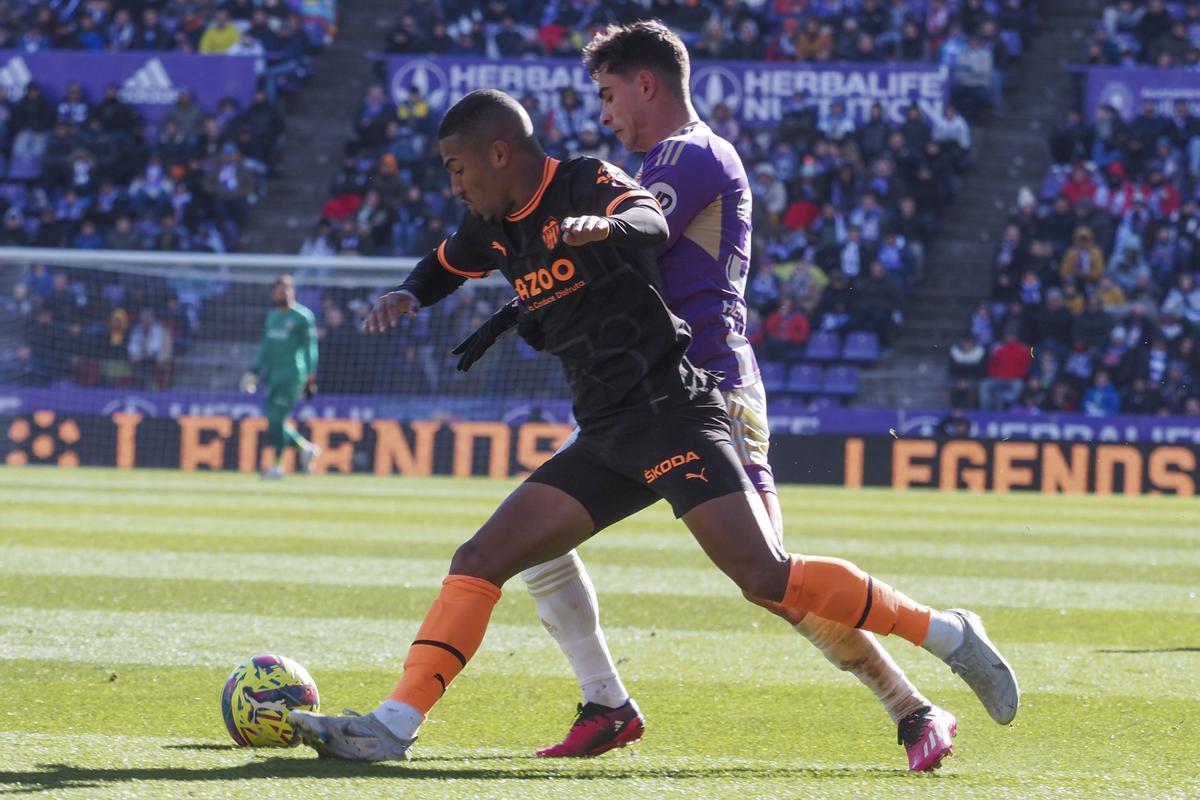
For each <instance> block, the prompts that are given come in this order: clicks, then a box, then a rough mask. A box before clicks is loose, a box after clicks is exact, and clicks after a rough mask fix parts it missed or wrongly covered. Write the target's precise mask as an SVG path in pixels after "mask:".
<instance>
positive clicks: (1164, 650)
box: [1096, 647, 1200, 655]
mask: <svg viewBox="0 0 1200 800" xmlns="http://www.w3.org/2000/svg"><path fill="white" fill-rule="evenodd" d="M1096 652H1097V653H1106V654H1113V653H1117V654H1122V655H1139V654H1141V655H1144V654H1148V653H1150V654H1158V653H1200V647H1152V648H1143V649H1128V650H1123V649H1115V650H1097V651H1096Z"/></svg>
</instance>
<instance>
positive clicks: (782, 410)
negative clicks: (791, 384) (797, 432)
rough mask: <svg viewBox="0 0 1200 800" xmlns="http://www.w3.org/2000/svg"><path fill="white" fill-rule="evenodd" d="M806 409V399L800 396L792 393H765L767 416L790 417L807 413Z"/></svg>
mask: <svg viewBox="0 0 1200 800" xmlns="http://www.w3.org/2000/svg"><path fill="white" fill-rule="evenodd" d="M808 410H809V408H808V401H807V400H806V399H804V398H802V397H797V396H796V395H792V394H781V395H777V396H775V397H772V396H771V395H769V394H768V395H767V416H768V417H792V416H796V415H798V414H807V413H808Z"/></svg>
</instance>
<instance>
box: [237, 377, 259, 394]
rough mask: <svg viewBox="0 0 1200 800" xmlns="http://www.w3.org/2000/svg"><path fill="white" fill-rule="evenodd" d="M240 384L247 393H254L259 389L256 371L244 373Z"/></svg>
mask: <svg viewBox="0 0 1200 800" xmlns="http://www.w3.org/2000/svg"><path fill="white" fill-rule="evenodd" d="M239 385H240V386H241V387H242V391H243V392H245V393H246V394H254V393H255V392H257V391H258V375H257V374H256V373H254V372H246V373H243V375H242V380H241V381H240V382H239Z"/></svg>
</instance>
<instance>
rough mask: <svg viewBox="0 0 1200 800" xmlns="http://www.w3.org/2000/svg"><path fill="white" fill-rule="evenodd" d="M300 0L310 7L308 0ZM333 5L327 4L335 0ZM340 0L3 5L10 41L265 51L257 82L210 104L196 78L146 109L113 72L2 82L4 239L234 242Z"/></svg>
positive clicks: (57, 243) (26, 45) (204, 246)
mask: <svg viewBox="0 0 1200 800" xmlns="http://www.w3.org/2000/svg"><path fill="white" fill-rule="evenodd" d="M302 6H303V12H304V13H303V14H302V13H301V7H302ZM326 6H327V8H326ZM333 8H334V6H333V5H332V3H327V4H323V3H320V2H314V3H309V2H305V3H303V4H302V3H300V2H299V0H261V1H259V0H228V2H224V3H215V2H180V1H179V0H136V1H135V0H128V1H117V2H113V1H111V0H89V2H86V3H78V2H49V3H47V2H8V3H4V4H2V5H0V48H12V49H17V50H22V51H26V52H36V51H41V50H52V49H76V50H95V51H173V52H184V53H192V52H194V53H203V54H214V55H216V54H240V55H251V56H255V57H256V58H257V59H258V61H257V72H258V74H259V88H258V89H257V90H256V91H255V93H254V96H253V99H252V100H251V102H249V103H248V104H245V105H244V106H239V103H238V102H237V101H236V100H234V99H233V98H226V99H224V100H222V101H221V102H220V104H219V106H218V107H216V108H201V107H200V105H199V104H198V103H197V102H196V101H195V99H194V97H193V94H192V92H191V91H190V90H189V89H188V88H187V87H183V86H180V87H176V89H177V99H176V100H175V102H174V104H173V105H172V106H171V107H170V108H169V109H168V110H167V112H166V114H165V116H163V117H162V118H161V119H158V120H154V121H152V122H148V121H147V120H146V119H144V118H143V116H142V114H141V113H140V112H139V109H138V107H137V106H135V105H132V104H130V103H127V102H125V101H124V100H123V99H122V96H121V88H120V87H119V86H118V85H116V84H110V85H109V86H108V87H107V88H106V89H105V90H104V92H103V95H102V96H99V97H96V96H89V95H88V92H87V91H86V90H85V89H84V88H82V87H81V86H80V84H78V83H72V84H70V85H68V86H67V87H66V88H65V89H64V90H62V91H61V92H55V91H53V90H52V89H50V88H48V87H44V86H42V85H40V84H39V83H38V82H37V81H36V80H34V81H31V82H29V83H28V84H27V85H25V87H24V92H23V94H21V95H20V96H12V97H10V96H7V94H6V93H5V91H4V90H3V89H0V179H2V180H3V182H2V183H0V214H2V215H3V223H2V224H0V245H9V246H12V245H32V246H39V247H81V248H90V249H95V248H108V249H135V250H136V249H151V250H197V251H212V252H224V251H227V250H232V249H236V248H237V246H238V242H239V237H240V234H241V231H242V229H243V227H244V224H245V221H246V217H247V214H248V211H249V209H250V207H251V206H252V205H254V204H255V203H256V202H257V201H258V200H259V198H260V197H261V196H262V195H263V193H264V191H265V189H266V178H267V176H269V175H270V174H271V173H272V172H273V171H274V170H275V168H276V165H277V163H278V160H279V157H280V147H281V143H282V142H283V139H282V133H283V130H284V118H283V115H282V114H281V112H280V108H279V104H280V102H281V99H282V98H283V97H286V96H289V95H291V94H293V93H294V92H295V91H296V90H297V89H298V88H299V86H300V85H301V83H302V82H303V81H304V80H305V79H306V78H307V77H308V75H309V74H310V72H311V69H312V58H313V55H314V54H315V52H316V49H317V48H318V47H319V46H320V44H321V43H323V42H324V41H325V40H326V39H327V37H328V36H330V35H332V32H333V30H334V29H333V22H334V17H333V14H332V11H333Z"/></svg>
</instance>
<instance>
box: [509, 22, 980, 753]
mask: <svg viewBox="0 0 1200 800" xmlns="http://www.w3.org/2000/svg"><path fill="white" fill-rule="evenodd" d="M583 61H584V65H585V67H586V69H587V70H588V72H589V73H590V74H591V75H592V78H593V80H595V82H596V85H597V89H598V91H599V94H600V101H601V113H600V124H601V125H604V126H605V127H607V128H609V129H611V130H612V131H613V133H614V134H615V135H616V137H617V139H618V140H619V141H620V142H621V144H622V145H623V146H624V147H625V148H626V149H627V150H629V151H630V152H634V153H642V152H644V153H645V160H644V161H643V164H642V168H641V170H640V171H639V172H638V174H637V176H636V178H635V179H636V180H637V182H638V183H640V184H641V185H642V186H644V187H645V188H646V189H647V190H648V191H649V192H650V193H651V194H653V195H654V196H655V197H656V198H657V200H658V202H659V205H660V206H661V207H662V211H663V214H664V216H665V217H666V218H667V223H668V226H669V228H670V237H669V238H668V239H667V241H666V242H665V243H663V244H660V245H659V246H658V247H657V250H656V253H657V256H658V263H659V267H660V270H661V275H662V282H663V291H664V299H665V300H666V301H667V305H668V306H669V307H670V309H671V310H672V311H673V312H674V313H675V314H676V315H678V316H679V317H681V318H682V319H683V320H684V321H686V322H687V323H688V325H689V326H690V327H691V330H692V343H691V346H690V347H689V349H688V359H689V360H691V361H692V362H693V363H694V364H696V365H697V366H699V367H701V368H703V369H707V370H710V371H712V372H716V373H720V374H722V375H723V378H722V379H721V383H720V386H719V387H718V388H719V389H720V392H721V394H722V396H723V397H724V399H725V403H726V407H727V410H728V412H729V416H730V419H731V421H732V439H733V444H734V448H735V450H736V451H737V453H738V456H739V457H740V459H741V462H742V465H743V467H744V469H745V471H746V474H747V476H748V477H749V478H750V481H751V483H752V484H753V485H754V488H755V489H756V490H757V491H758V495H759V497H760V498H761V500H762V502H763V504H764V506H765V507H766V510H767V513H768V516H769V517H770V520H771V523H772V525H773V527H774V529H775V533H776V535H777V536H778V537H779V538H780V541H781V542H782V537H783V514H782V511H781V509H780V505H779V499H778V497H777V495H776V491H775V481H774V477H773V475H772V472H771V467H770V464H769V463H768V461H767V451H768V441H769V437H770V432H769V428H768V424H767V403H766V395H765V393H764V390H763V384H762V381H761V379H760V376H759V371H758V363H757V361H756V359H755V356H754V351H753V349H752V348H751V345H750V342H749V341H748V340H747V339H746V336H745V328H746V301H745V297H744V294H745V288H746V279H747V274H748V271H749V268H750V239H751V195H750V186H749V181H748V179H747V177H746V170H745V167H744V166H743V165H742V162H741V159H740V158H739V156H738V154H737V151H736V150H735V149H734V147H733V145H732V144H730V143H729V142H727V141H725V140H724V139H721V138H720V137H719V136H717V135H716V134H715V133H713V131H712V130H711V129H710V128H709V127H708V126H707V125H706V124H704V123H703V122H702V121H701V120H700V118H699V117H698V115H697V114H696V111H695V109H694V108H693V106H692V103H691V99H690V93H689V91H688V79H689V74H690V63H689V59H688V54H687V49H686V48H685V46H684V44H683V42H682V41H681V40H680V39H679V37H678V36H676V35H675V34H674V33H673V32H671V30H670V29H668V28H667V27H666V26H665V25H663V24H662V23H661V22H657V21H650V22H638V23H634V24H632V25H627V26H612V27H609V28H608V29H607V30H605V31H603V32H601V33H598V34H596V36H595V38H593V39H592V41H591V42H590V43H589V44H588V45H587V46H586V47H585V48H584V51H583ZM521 577H522V578H523V579H524V580H525V583H526V585H527V587H528V588H529V591H530V593H531V594H532V595H533V598H534V601H535V603H536V605H537V608H538V613H539V615H540V616H541V618H542V620H543V623H544V624H545V626H546V628H547V630H548V631H550V633H551V635H552V636H553V637H554V638H555V640H556V641H557V642H558V643H559V646H560V647H561V649H562V650H563V652H564V653H565V654H566V656H567V660H568V661H569V662H570V664H571V666H572V668H573V669H574V671H575V673H576V677H577V679H578V680H579V683H580V686H581V688H582V691H583V695H584V702H583V703H582V704H581V705H580V707H579V713H578V716H577V718H576V720H575V723H574V724H573V725H572V727H571V729H570V731H569V732H568V734H567V736H566V738H565V739H564V740H563V741H562V742H561V743H559V744H557V745H555V746H553V747H549V748H546V749H544V750H541V751H539V753H538V755H542V756H552V757H563V756H593V755H599V754H600V753H603V752H606V751H607V750H610V749H613V748H614V747H619V746H623V745H625V744H628V743H630V742H633V741H636V740H637V739H639V738H641V735H642V731H643V728H644V724H645V721H644V718H643V717H642V716H641V714H640V712H639V710H638V708H637V706H636V704H635V703H634V702H633V700H632V699H631V698H630V696H629V693H628V692H627V691H626V689H625V687H624V685H623V684H622V682H621V679H620V676H619V675H618V673H617V669H616V666H615V665H614V663H613V660H612V657H611V655H610V654H609V650H608V646H607V644H606V642H605V638H604V634H603V631H602V630H601V628H600V623H599V608H598V604H597V600H596V594H595V590H594V589H593V587H592V582H591V579H590V578H589V577H588V574H587V572H586V570H585V568H584V566H583V563H582V562H581V561H580V559H579V557H578V555H577V554H576V553H575V552H574V551H572V552H570V553H567V554H566V555H565V556H562V557H560V558H557V559H554V560H552V561H549V562H547V563H545V564H541V565H538V566H536V567H533V568H531V569H528V570H525V571H524V572H522V573H521ZM788 621H789V622H791V623H792V625H793V627H794V628H795V630H796V631H797V632H799V633H800V634H802V635H803V636H804V637H806V638H807V639H808V640H809V641H811V642H812V643H813V644H814V645H815V646H816V647H817V649H819V650H820V651H821V653H822V654H823V655H824V656H825V657H826V658H827V659H829V661H830V662H832V663H833V664H834V665H835V666H837V667H838V668H839V669H842V670H846V671H849V672H851V673H852V674H853V675H854V676H855V677H856V678H858V679H859V680H860V681H861V682H862V683H863V684H864V685H865V686H866V687H867V688H869V689H870V690H871V691H872V692H873V693H874V694H875V696H876V697H877V698H878V699H879V701H880V703H882V704H883V706H884V708H885V710H886V711H887V713H888V715H889V716H890V717H891V720H892V722H893V723H894V724H895V725H896V726H897V728H898V737H897V738H898V742H899V743H900V744H903V745H904V746H905V748H906V750H907V753H908V757H909V767H910V769H912V770H917V771H924V770H930V769H936V768H937V767H938V766H939V765H940V764H941V761H942V759H943V758H944V757H945V756H946V755H948V754H949V753H950V752H951V749H952V738H953V736H954V734H955V732H956V728H957V722H956V720H955V718H954V716H953V715H951V714H950V713H948V712H947V711H945V710H943V709H940V708H938V707H936V706H934V705H933V704H932V703H930V702H929V701H928V700H927V699H926V698H925V697H924V696H922V694H921V693H920V692H919V691H918V690H917V688H916V687H915V686H914V685H913V684H912V683H911V682H910V681H909V680H908V678H907V677H906V676H905V675H904V672H903V671H902V670H901V669H900V667H899V666H898V665H897V664H896V662H895V661H894V660H893V659H892V657H891V656H890V655H889V654H888V652H887V651H886V650H885V649H884V648H883V647H882V646H881V645H880V643H879V641H878V640H877V639H876V638H875V637H874V636H873V635H872V634H871V633H869V632H867V631H864V630H861V629H856V628H851V627H849V626H847V625H842V624H839V623H836V622H832V621H830V620H827V619H822V618H819V617H816V616H813V615H807V616H805V615H801V616H799V617H790V618H789V620H788Z"/></svg>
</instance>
